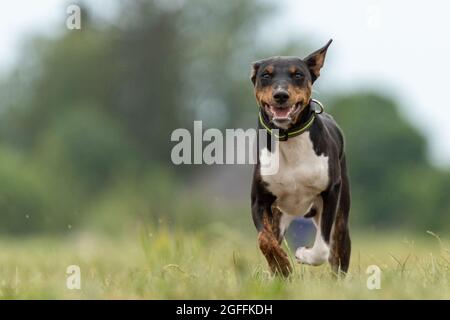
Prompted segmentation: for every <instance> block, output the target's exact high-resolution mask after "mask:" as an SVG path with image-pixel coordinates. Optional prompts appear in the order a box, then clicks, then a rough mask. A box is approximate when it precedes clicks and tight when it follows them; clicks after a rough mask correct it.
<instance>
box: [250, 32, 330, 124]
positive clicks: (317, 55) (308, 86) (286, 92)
mask: <svg viewBox="0 0 450 320" xmlns="http://www.w3.org/2000/svg"><path fill="white" fill-rule="evenodd" d="M331 41H332V40H330V41H328V43H327V44H326V45H325V46H324V47H322V48H320V49H319V50H317V51H315V52H313V53H312V54H310V55H309V56H308V57H306V58H305V59H300V58H297V57H272V58H267V59H263V60H260V61H257V62H254V63H253V66H252V67H253V69H252V74H251V80H252V82H253V85H254V87H255V96H256V100H257V101H258V104H259V106H260V107H261V110H263V112H265V113H266V115H267V117H268V119H269V120H270V121H271V122H272V123H273V124H274V125H275V126H276V127H278V128H280V129H289V127H291V126H292V125H294V124H295V123H297V121H298V120H299V116H300V113H301V111H302V110H303V109H304V108H305V106H307V105H308V103H309V101H310V99H311V91H312V85H313V83H314V81H315V80H316V79H317V78H318V77H319V75H320V69H321V68H322V66H323V64H324V61H325V55H326V53H327V49H328V46H329V45H330V44H331Z"/></svg>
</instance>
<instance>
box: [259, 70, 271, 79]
mask: <svg viewBox="0 0 450 320" xmlns="http://www.w3.org/2000/svg"><path fill="white" fill-rule="evenodd" d="M271 77H272V76H271V75H270V73H268V72H266V73H263V74H262V75H261V78H262V79H265V80H268V79H270V78H271Z"/></svg>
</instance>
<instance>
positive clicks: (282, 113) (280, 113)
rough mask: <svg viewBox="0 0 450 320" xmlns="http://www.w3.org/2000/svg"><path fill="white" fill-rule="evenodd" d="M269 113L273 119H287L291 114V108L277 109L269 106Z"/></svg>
mask: <svg viewBox="0 0 450 320" xmlns="http://www.w3.org/2000/svg"><path fill="white" fill-rule="evenodd" d="M270 111H271V112H272V114H273V116H274V117H275V118H287V117H288V115H289V113H290V112H291V108H277V107H273V106H270Z"/></svg>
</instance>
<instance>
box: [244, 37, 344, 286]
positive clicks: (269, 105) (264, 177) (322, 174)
mask: <svg viewBox="0 0 450 320" xmlns="http://www.w3.org/2000/svg"><path fill="white" fill-rule="evenodd" d="M331 42H332V40H330V41H329V42H328V43H327V44H326V45H325V46H324V47H322V48H320V49H319V50H317V51H315V52H313V53H312V54H310V55H309V56H307V57H306V58H304V59H300V58H298V57H271V58H267V59H263V60H260V61H257V62H254V63H253V64H252V73H251V81H252V83H253V86H254V93H255V97H256V101H257V103H258V105H259V128H260V129H265V130H266V133H265V134H266V137H267V139H268V140H267V141H268V142H267V147H264V148H263V149H262V150H260V151H261V152H259V153H258V158H257V163H256V165H255V167H254V174H253V182H252V191H251V209H252V217H253V222H254V224H255V226H256V229H257V231H258V244H259V248H260V249H261V251H262V253H263V255H264V256H265V258H266V260H267V262H268V265H269V267H270V269H271V271H272V272H273V273H274V274H279V275H282V276H285V277H287V276H289V274H290V273H291V272H292V266H291V264H290V260H289V258H288V256H287V254H286V252H285V251H284V250H283V248H282V247H281V242H282V240H283V238H284V234H285V232H286V230H287V228H288V226H289V224H290V222H291V221H292V220H294V219H295V218H296V217H299V216H303V217H306V218H311V219H313V222H314V225H315V227H316V236H315V241H314V245H313V246H312V247H311V248H306V247H300V248H298V249H297V250H296V252H295V257H296V260H297V261H298V262H299V263H302V264H308V265H313V266H317V265H321V264H323V263H324V262H326V261H327V260H328V262H329V263H330V265H331V268H332V271H333V272H334V273H335V274H340V273H344V274H345V273H346V272H347V270H348V267H349V262H350V252H351V241H350V234H349V228H348V217H349V211H350V186H349V179H348V175H347V169H346V161H345V153H344V138H343V133H342V131H341V129H340V128H339V127H338V125H337V124H336V122H335V120H334V119H333V118H332V117H331V116H330V115H328V114H326V113H325V112H322V113H320V114H319V112H317V108H314V101H316V100H314V99H311V94H312V85H313V84H314V82H315V81H316V80H317V78H318V77H319V76H320V71H321V68H322V67H323V65H324V62H325V55H326V53H327V50H328V47H329V45H330V44H331ZM320 105H321V104H320ZM321 111H323V107H322V109H321ZM275 129H276V130H275ZM275 131H278V135H276V134H275ZM260 139H261V137H260V138H259V139H258V143H257V145H258V150H259V148H260V145H261V141H260ZM274 140H277V143H278V152H279V155H278V156H279V157H278V161H279V162H278V171H277V172H276V173H275V174H272V173H271V174H266V173H265V172H264V170H263V168H262V166H261V161H262V160H263V159H262V157H267V155H269V156H270V155H273V154H274V153H275V152H276V150H272V149H274V148H273V144H274V143H273V141H274Z"/></svg>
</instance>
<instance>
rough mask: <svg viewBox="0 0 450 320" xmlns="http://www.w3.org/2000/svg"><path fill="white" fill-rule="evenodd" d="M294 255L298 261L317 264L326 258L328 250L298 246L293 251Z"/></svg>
mask: <svg viewBox="0 0 450 320" xmlns="http://www.w3.org/2000/svg"><path fill="white" fill-rule="evenodd" d="M295 257H296V258H297V261H298V262H299V263H303V264H309V265H312V266H319V265H321V264H323V263H324V262H325V261H327V260H328V251H325V250H321V251H319V250H315V249H314V248H311V249H308V248H306V247H300V248H298V249H297V251H296V252H295Z"/></svg>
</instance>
